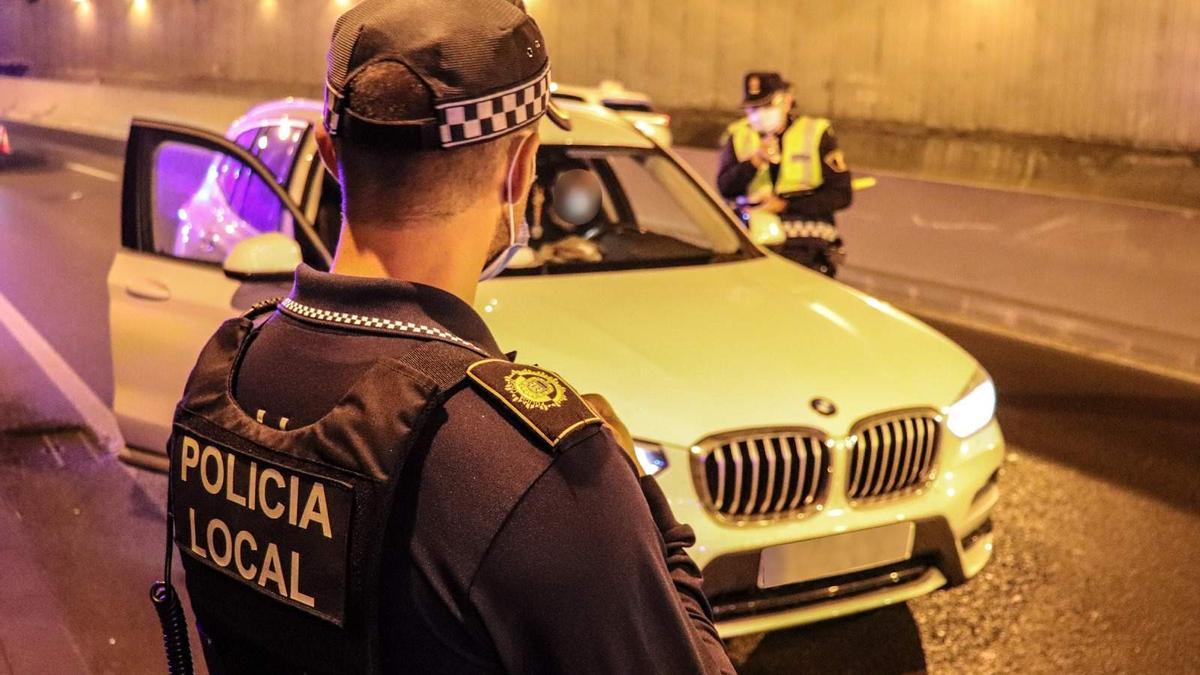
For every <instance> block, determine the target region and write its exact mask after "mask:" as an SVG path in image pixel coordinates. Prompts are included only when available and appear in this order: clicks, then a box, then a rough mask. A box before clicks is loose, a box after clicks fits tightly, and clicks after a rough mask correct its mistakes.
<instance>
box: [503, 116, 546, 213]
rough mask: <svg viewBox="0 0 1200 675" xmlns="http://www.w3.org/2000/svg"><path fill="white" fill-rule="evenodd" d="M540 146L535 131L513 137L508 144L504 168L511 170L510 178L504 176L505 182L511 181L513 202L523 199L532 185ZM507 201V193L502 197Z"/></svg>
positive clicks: (539, 140)
mask: <svg viewBox="0 0 1200 675" xmlns="http://www.w3.org/2000/svg"><path fill="white" fill-rule="evenodd" d="M539 147H541V139H540V138H539V137H538V134H537V132H536V131H535V132H533V133H531V134H529V135H527V136H525V137H524V138H514V139H513V140H512V143H511V144H510V145H509V150H508V162H506V163H505V164H506V166H505V169H506V170H510V171H512V177H511V179H510V178H509V177H508V176H505V183H506V184H507V182H508V181H509V180H511V181H512V200H513V202H514V203H519V202H521V201H523V200H524V199H525V198H526V197H527V196H528V195H529V190H530V188H532V187H533V179H534V175H535V172H536V169H537V153H538V148H539ZM504 198H505V201H507V195H506V196H505V197H504Z"/></svg>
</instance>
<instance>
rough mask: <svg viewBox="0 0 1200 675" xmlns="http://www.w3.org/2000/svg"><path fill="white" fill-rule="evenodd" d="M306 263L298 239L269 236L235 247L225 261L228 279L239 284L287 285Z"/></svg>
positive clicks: (244, 240)
mask: <svg viewBox="0 0 1200 675" xmlns="http://www.w3.org/2000/svg"><path fill="white" fill-rule="evenodd" d="M303 260H304V259H303V257H302V256H301V253H300V244H298V243H296V240H295V239H292V238H291V237H288V236H285V235H282V234H279V233H278V232H268V233H267V234H260V235H257V236H254V237H250V238H248V239H243V240H241V241H239V242H238V243H237V245H236V246H234V247H233V250H232V251H230V252H229V255H228V256H227V257H226V258H225V264H224V269H225V276H227V277H229V278H230V279H237V280H238V281H288V280H289V279H291V278H292V277H293V275H294V274H295V273H296V268H297V267H299V266H300V263H301V262H303Z"/></svg>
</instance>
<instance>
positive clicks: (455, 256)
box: [331, 208, 495, 304]
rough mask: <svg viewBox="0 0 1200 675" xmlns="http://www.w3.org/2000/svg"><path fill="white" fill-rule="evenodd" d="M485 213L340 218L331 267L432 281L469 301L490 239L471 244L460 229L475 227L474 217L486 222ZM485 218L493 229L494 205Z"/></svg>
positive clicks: (346, 272) (358, 273)
mask: <svg viewBox="0 0 1200 675" xmlns="http://www.w3.org/2000/svg"><path fill="white" fill-rule="evenodd" d="M488 217H489V216H488V214H476V213H473V211H468V212H465V213H463V214H460V215H459V216H458V217H455V218H450V219H446V220H438V221H436V222H433V221H428V222H419V221H414V222H405V223H403V224H399V225H397V224H391V225H389V226H374V225H372V226H359V225H351V224H347V223H343V224H342V234H341V239H340V240H339V242H338V248H337V254H336V255H335V256H334V259H333V268H332V269H331V271H332V272H333V273H334V274H344V275H347V276H355V277H368V278H381V279H396V280H399V281H408V282H413V283H418V284H424V285H426V286H433V287H434V288H440V289H441V290H443V291H446V292H447V293H452V294H454V295H456V296H458V297H459V298H461V299H462V300H463V301H464V302H467V303H468V304H470V303H473V302H474V301H475V290H476V287H477V286H478V285H479V271H480V270H481V269H482V268H483V261H484V258H486V256H487V245H488V244H489V243H490V240H489V241H486V242H483V243H482V244H479V245H473V244H475V243H477V242H472V241H471V239H472V237H470V236H465V235H466V234H467V233H469V232H473V231H478V230H479V229H480V225H479V223H480V222H481V221H480V218H483V219H484V220H483V222H487V219H488ZM490 218H491V223H492V226H491V227H492V228H493V229H492V231H494V224H495V211H494V208H493V209H492V210H491V211H490ZM460 221H462V222H460ZM475 238H478V237H475Z"/></svg>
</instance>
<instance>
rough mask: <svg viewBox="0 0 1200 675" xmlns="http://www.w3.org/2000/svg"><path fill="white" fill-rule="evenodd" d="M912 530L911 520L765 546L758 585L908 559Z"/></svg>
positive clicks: (844, 571) (910, 551)
mask: <svg viewBox="0 0 1200 675" xmlns="http://www.w3.org/2000/svg"><path fill="white" fill-rule="evenodd" d="M916 532H917V528H916V526H915V525H913V524H912V523H896V524H894V525H885V526H883V527H875V528H871V529H869V530H860V531H858V532H847V533H845V534H835V535H833V536H830V537H822V538H820V539H811V540H809V541H798V542H795V543H793V544H784V545H783V546H773V547H771V548H765V549H763V551H762V557H761V559H760V561H759V565H758V587H759V588H774V587H775V586H785V585H787V584H798V583H801V582H804V581H813V580H814V579H824V578H825V577H833V576H838V575H841V574H850V573H851V572H861V571H863V570H868V569H871V568H873V567H882V566H883V565H890V564H892V563H898V562H902V561H904V560H908V559H909V558H911V557H912V549H913V539H914V538H915V537H916Z"/></svg>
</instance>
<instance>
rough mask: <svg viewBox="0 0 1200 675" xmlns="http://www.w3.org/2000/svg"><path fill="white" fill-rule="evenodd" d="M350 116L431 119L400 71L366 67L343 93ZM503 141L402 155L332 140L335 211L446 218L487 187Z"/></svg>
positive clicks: (353, 217)
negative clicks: (337, 194) (337, 192)
mask: <svg viewBox="0 0 1200 675" xmlns="http://www.w3.org/2000/svg"><path fill="white" fill-rule="evenodd" d="M346 94H347V98H348V99H349V101H350V105H351V106H352V108H353V110H354V111H355V112H356V113H357V114H359V115H362V116H365V117H371V118H375V119H411V120H417V119H422V118H428V117H433V116H434V110H433V104H432V95H431V92H430V91H429V87H428V86H426V84H425V83H424V82H422V81H421V80H420V79H419V78H417V76H416V75H414V74H413V72H412V71H411V70H409V69H408V67H407V66H405V65H404V64H401V63H398V62H391V61H384V62H380V63H376V64H372V65H370V66H367V67H366V68H364V69H363V71H362V72H361V73H359V74H358V75H356V76H355V77H354V79H353V80H351V81H350V82H349V83H348V84H347V87H346ZM507 140H508V139H506V138H504V137H501V138H500V139H497V140H494V141H490V142H485V143H478V144H475V145H468V146H463V147H457V148H449V149H445V150H401V149H397V148H394V147H390V146H387V145H377V144H371V143H364V142H361V141H353V140H341V139H338V140H337V141H336V145H337V155H338V174H339V177H340V180H341V183H342V208H343V211H344V213H345V214H346V219H347V221H348V222H352V223H355V222H362V223H389V222H395V223H396V224H401V222H402V221H403V220H404V219H405V218H426V219H428V218H445V217H449V216H453V215H456V214H457V213H459V212H461V211H462V209H463V208H465V207H466V206H468V205H469V204H471V203H473V202H474V201H475V200H476V199H477V198H478V197H479V196H480V194H481V193H480V190H483V189H485V188H487V187H489V186H490V185H491V184H492V183H491V179H492V177H493V176H495V173H496V171H497V169H498V164H499V163H500V162H501V161H502V159H503V157H504V155H505V152H504V150H505V149H506V148H507V147H508V143H507Z"/></svg>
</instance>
